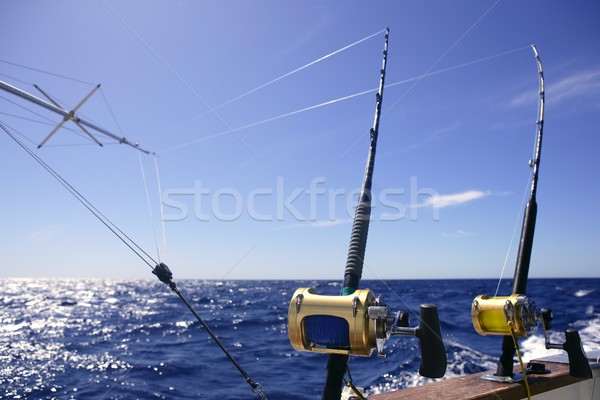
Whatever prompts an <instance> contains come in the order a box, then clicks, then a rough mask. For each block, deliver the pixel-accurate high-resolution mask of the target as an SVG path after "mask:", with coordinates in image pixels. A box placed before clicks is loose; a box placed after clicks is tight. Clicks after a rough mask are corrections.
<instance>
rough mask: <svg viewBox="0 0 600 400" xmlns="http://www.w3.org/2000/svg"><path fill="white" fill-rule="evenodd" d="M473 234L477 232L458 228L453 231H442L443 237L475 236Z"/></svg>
mask: <svg viewBox="0 0 600 400" xmlns="http://www.w3.org/2000/svg"><path fill="white" fill-rule="evenodd" d="M473 235H475V233H473V232H469V231H465V230H462V229H457V230H456V231H455V232H452V233H442V236H443V237H448V238H458V237H465V236H473Z"/></svg>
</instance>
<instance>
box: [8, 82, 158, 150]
mask: <svg viewBox="0 0 600 400" xmlns="http://www.w3.org/2000/svg"><path fill="white" fill-rule="evenodd" d="M99 87H100V85H98V86H96V87H94V89H93V90H92V91H91V92H90V93H89V94H88V95H87V96H86V97H85V98H84V99H83V100H81V101H80V102H79V104H77V106H75V108H74V109H73V110H71V111H66V110H65V109H63V108H62V107H61V106H60V105H58V103H56V102H55V101H54V100H52V99H51V98H50V97H49V96H48V95H47V94H46V93H45V92H44V91H42V90H41V89H40V88H39V87H37V86H36V88H37V89H38V90H40V92H42V94H43V95H44V96H45V97H47V98H48V100H50V102H51V103H48V102H47V101H44V100H42V99H40V98H38V97H36V96H34V95H32V94H30V93H27V92H25V91H23V90H21V89H19V88H17V87H15V86H12V85H10V84H8V83H6V82H4V81H0V89H2V90H4V91H6V92H8V93H11V94H13V95H15V96H18V97H20V98H22V99H25V100H27V101H29V102H31V103H34V104H36V105H38V106H40V107H44V108H45V109H47V110H50V111H52V112H54V113H56V114H59V115H61V116H62V117H63V120H62V121H61V122H60V123H59V124H58V125H57V126H56V128H54V130H53V131H52V132H51V133H50V134H49V135H48V136H47V137H46V138H45V139H44V140H43V141H42V143H41V144H40V145H39V146H38V148H40V147H42V146H43V145H44V144H45V143H46V142H47V141H48V139H50V137H51V136H52V135H54V134H55V133H56V131H58V129H60V128H61V127H62V126H63V125H64V123H65V122H67V121H73V122H74V123H75V124H76V125H77V126H79V127H80V128H81V129H82V130H83V131H84V132H85V133H86V134H87V135H89V136H90V137H91V138H92V139H93V140H94V142H96V143H98V144H99V145H101V143H100V142H99V141H98V140H97V139H96V138H95V137H94V136H93V135H92V134H91V133H90V132H89V131H88V130H86V129H85V128H84V126H85V127H88V128H91V129H93V130H95V131H97V132H99V133H101V134H103V135H105V136H108V137H110V138H112V139H114V140H117V141H118V142H119V143H122V144H126V145H129V146H131V147H133V148H135V149H137V150H139V151H141V152H143V153H146V154H153V153H152V152H150V151H148V150H145V149H143V148H141V147H140V146H139V144H138V143H134V142H130V141H129V140H127V139H126V138H124V137H121V136H118V135H115V134H114V133H112V132H110V131H107V130H106V129H104V128H101V127H99V126H97V125H95V124H92V123H91V122H88V121H86V120H83V119H81V118H79V117H78V116H77V115H76V114H75V112H76V111H77V110H78V109H79V108H80V107H81V106H82V105H83V103H85V102H86V101H87V100H88V99H89V98H90V96H91V95H92V94H94V92H95V91H96V90H98V88H99Z"/></svg>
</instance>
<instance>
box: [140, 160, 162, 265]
mask: <svg viewBox="0 0 600 400" xmlns="http://www.w3.org/2000/svg"><path fill="white" fill-rule="evenodd" d="M137 153H138V160H139V161H140V170H141V172H142V182H144V192H145V193H146V204H147V205H148V215H149V217H150V225H151V226H152V237H153V238H154V245H155V246H156V256H157V257H158V262H159V263H160V262H161V261H160V251H159V250H158V239H157V238H156V228H155V227H154V215H153V214H152V205H151V204H150V193H149V192H148V182H147V181H146V171H144V163H143V162H142V155H141V154H140V152H139V151H138V152H137Z"/></svg>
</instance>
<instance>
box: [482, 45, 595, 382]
mask: <svg viewBox="0 0 600 400" xmlns="http://www.w3.org/2000/svg"><path fill="white" fill-rule="evenodd" d="M531 47H532V49H533V54H534V56H535V60H536V64H537V70H538V76H539V106H538V108H539V111H538V115H537V121H536V125H537V130H536V145H535V152H534V157H533V159H531V160H530V161H529V165H530V168H531V169H532V178H531V190H530V194H529V200H528V201H527V205H526V206H525V211H524V215H523V225H522V227H521V238H520V241H519V250H518V252H517V261H516V265H515V275H514V279H513V288H512V295H511V296H508V297H490V296H487V295H480V296H477V297H476V298H475V300H473V304H472V306H471V318H472V322H473V326H474V328H475V330H476V331H477V332H478V333H479V334H481V335H503V339H502V354H501V356H500V359H499V360H498V364H497V369H496V373H495V374H486V375H483V376H482V378H484V379H488V380H493V381H500V382H508V383H511V382H515V381H518V380H520V379H521V376H516V375H515V374H514V373H513V364H514V362H513V360H514V357H515V351H516V352H517V355H518V356H519V362H520V361H521V357H520V354H519V352H518V340H517V338H518V337H521V338H525V337H528V336H529V335H530V334H531V333H532V332H533V330H534V329H535V327H536V326H537V325H538V324H539V323H540V322H541V323H542V326H543V328H544V337H545V346H546V348H547V349H562V350H565V351H567V354H568V356H569V369H570V374H571V375H573V376H576V377H589V378H591V377H592V371H591V368H590V365H589V362H588V361H587V358H586V356H585V353H584V351H583V348H582V346H581V338H580V336H579V332H577V331H576V330H575V329H567V330H566V331H565V338H566V341H565V342H564V343H562V344H557V343H551V342H550V337H549V333H548V331H549V329H550V328H551V321H552V310H551V309H549V308H543V309H541V310H538V308H537V306H536V305H535V303H534V301H533V300H532V299H529V298H527V297H526V296H525V291H526V289H527V279H528V275H529V267H530V264H531V254H532V249H533V236H534V232H535V223H536V219H537V200H536V195H537V187H538V177H539V168H540V158H541V152H542V138H543V132H544V110H545V82H544V71H543V68H542V62H541V60H540V56H539V53H538V51H537V48H536V47H535V45H532V46H531ZM522 370H523V375H522V377H523V379H525V382H527V381H526V379H527V378H526V371H525V370H524V368H523V367H522Z"/></svg>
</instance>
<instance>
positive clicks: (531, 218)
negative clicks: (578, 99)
mask: <svg viewBox="0 0 600 400" xmlns="http://www.w3.org/2000/svg"><path fill="white" fill-rule="evenodd" d="M531 47H532V49H533V53H534V56H535V60H536V64H537V68H538V75H539V82H540V83H539V86H540V87H539V114H538V118H537V121H536V124H537V134H536V146H535V153H534V158H533V159H532V160H530V161H529V165H530V167H531V168H532V177H531V191H530V194H529V200H528V201H527V204H526V205H525V212H524V214H523V225H522V227H521V239H520V240H519V250H518V251H517V263H516V265H515V275H514V279H513V289H512V294H513V295H514V294H523V295H524V294H525V290H526V288H527V278H528V276H529V266H530V264H531V252H532V249H533V235H534V233H535V223H536V220H537V200H536V194H537V186H538V185H537V183H538V177H539V170H540V157H541V154H542V138H543V134H544V109H545V98H546V96H545V94H546V93H545V86H544V71H543V69H542V61H541V60H540V56H539V53H538V51H537V49H536V47H535V45H532V46H531ZM514 357H515V346H514V343H513V339H512V337H511V336H504V338H503V339H502V355H501V356H500V360H499V361H498V367H497V370H496V375H497V376H513V359H514Z"/></svg>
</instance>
